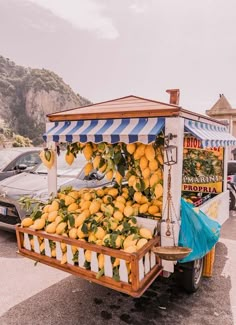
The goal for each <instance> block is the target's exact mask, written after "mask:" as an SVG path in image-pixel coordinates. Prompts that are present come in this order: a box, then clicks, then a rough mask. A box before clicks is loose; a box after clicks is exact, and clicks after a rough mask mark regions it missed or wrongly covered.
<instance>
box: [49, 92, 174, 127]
mask: <svg viewBox="0 0 236 325" xmlns="http://www.w3.org/2000/svg"><path fill="white" fill-rule="evenodd" d="M179 109H180V107H179V106H176V105H172V104H165V103H162V102H158V101H155V100H150V99H145V98H141V97H137V96H133V95H131V96H127V97H123V98H117V99H114V100H109V101H106V102H102V103H97V104H92V105H88V106H84V107H77V108H73V109H69V110H66V111H61V112H56V113H53V114H48V115H47V116H48V118H49V121H78V120H81V119H82V120H88V119H90V120H91V119H107V118H132V117H151V116H152V117H153V116H155V117H156V116H170V115H172V114H176V113H177V112H179Z"/></svg>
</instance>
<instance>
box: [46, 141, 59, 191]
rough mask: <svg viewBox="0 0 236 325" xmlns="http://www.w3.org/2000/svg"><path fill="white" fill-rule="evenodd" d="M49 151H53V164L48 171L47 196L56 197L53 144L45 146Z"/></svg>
mask: <svg viewBox="0 0 236 325" xmlns="http://www.w3.org/2000/svg"><path fill="white" fill-rule="evenodd" d="M47 147H48V148H49V149H52V150H53V153H54V162H53V165H52V167H51V168H50V169H48V194H49V195H51V194H52V195H56V193H57V150H56V144H55V142H49V143H48V144H47Z"/></svg>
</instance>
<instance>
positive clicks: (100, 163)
mask: <svg viewBox="0 0 236 325" xmlns="http://www.w3.org/2000/svg"><path fill="white" fill-rule="evenodd" d="M105 163H106V161H105V159H104V158H101V160H100V162H99V166H98V168H101V167H102V166H103V165H104V164H105Z"/></svg>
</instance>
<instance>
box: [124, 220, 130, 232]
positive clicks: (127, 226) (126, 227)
mask: <svg viewBox="0 0 236 325" xmlns="http://www.w3.org/2000/svg"><path fill="white" fill-rule="evenodd" d="M123 227H124V229H123V230H124V231H128V230H130V224H129V223H128V222H127V221H125V222H123Z"/></svg>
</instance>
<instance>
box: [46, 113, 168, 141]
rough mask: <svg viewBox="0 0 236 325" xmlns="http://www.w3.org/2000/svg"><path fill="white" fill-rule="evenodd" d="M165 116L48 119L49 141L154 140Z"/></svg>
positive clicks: (47, 135) (163, 122)
mask: <svg viewBox="0 0 236 325" xmlns="http://www.w3.org/2000/svg"><path fill="white" fill-rule="evenodd" d="M164 124H165V119H164V118H156V117H151V118H124V119H108V120H80V121H63V122H51V123H47V127H46V129H47V131H46V133H45V134H44V136H43V138H44V140H45V141H47V142H50V141H55V142H77V141H78V142H82V143H85V142H90V141H91V142H94V143H100V142H108V143H116V142H124V143H134V142H142V143H145V144H147V143H151V142H153V141H155V139H156V136H157V135H158V134H159V133H160V132H161V130H162V129H163V127H164Z"/></svg>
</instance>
